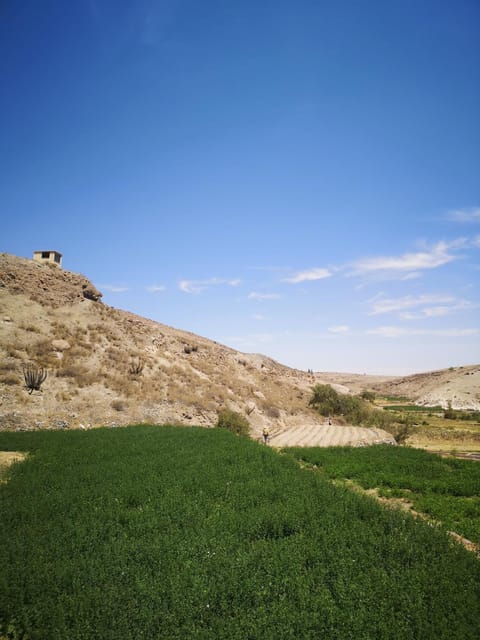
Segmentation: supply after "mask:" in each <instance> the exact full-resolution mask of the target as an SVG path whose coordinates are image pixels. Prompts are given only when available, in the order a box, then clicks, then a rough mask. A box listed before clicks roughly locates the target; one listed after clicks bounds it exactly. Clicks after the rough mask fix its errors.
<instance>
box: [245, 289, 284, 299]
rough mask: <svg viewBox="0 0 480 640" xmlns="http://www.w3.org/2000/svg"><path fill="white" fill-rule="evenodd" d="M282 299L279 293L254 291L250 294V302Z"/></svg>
mask: <svg viewBox="0 0 480 640" xmlns="http://www.w3.org/2000/svg"><path fill="white" fill-rule="evenodd" d="M281 297H282V296H281V295H280V294H279V293H258V291H252V292H251V293H249V294H248V298H249V299H250V300H278V299H279V298H281Z"/></svg>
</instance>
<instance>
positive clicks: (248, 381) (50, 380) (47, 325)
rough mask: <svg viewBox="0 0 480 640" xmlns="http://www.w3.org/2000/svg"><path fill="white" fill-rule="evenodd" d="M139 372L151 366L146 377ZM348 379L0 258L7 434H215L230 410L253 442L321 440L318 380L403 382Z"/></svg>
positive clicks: (61, 273)
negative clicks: (188, 428)
mask: <svg viewBox="0 0 480 640" xmlns="http://www.w3.org/2000/svg"><path fill="white" fill-rule="evenodd" d="M28 362H33V363H35V365H36V366H42V367H44V368H45V369H46V370H47V372H48V375H47V378H46V380H45V382H44V383H43V385H42V391H34V392H33V393H32V394H28V393H27V391H26V389H25V386H24V379H23V371H22V366H23V365H24V364H25V363H28ZM137 364H140V365H143V370H142V372H141V373H140V374H136V373H135V371H134V369H135V366H136V365H137ZM477 369H480V368H478V367H477ZM474 376H476V374H472V375H471V376H470V375H469V377H468V381H470V379H471V378H472V379H473V378H474ZM340 378H341V376H340ZM340 378H338V375H337V378H335V376H333V378H332V374H315V375H314V376H312V375H309V374H308V373H306V372H303V371H299V370H296V369H291V368H289V367H286V366H283V365H281V364H279V363H277V362H275V361H274V360H272V359H270V358H267V357H265V356H262V355H255V354H244V353H240V352H238V351H236V350H234V349H230V348H228V347H225V346H223V345H220V344H218V343H216V342H213V341H211V340H207V339H206V338H202V337H200V336H197V335H194V334H192V333H189V332H186V331H181V330H178V329H174V328H172V327H169V326H166V325H163V324H160V323H157V322H154V321H152V320H148V319H145V318H142V317H139V316H136V315H134V314H132V313H129V312H126V311H121V310H118V309H115V308H112V307H109V306H107V305H105V304H103V303H102V302H101V293H100V292H99V291H97V290H96V289H95V287H94V286H93V285H92V284H91V283H90V282H89V281H88V279H87V278H85V277H84V276H81V275H78V274H73V273H70V272H68V271H65V270H63V269H61V268H59V267H56V266H53V265H46V264H38V263H35V262H33V261H32V260H27V259H24V258H18V257H15V256H11V255H8V254H0V428H2V429H31V428H65V427H69V428H74V427H80V428H87V427H89V426H90V425H91V426H95V425H114V424H115V425H122V424H131V423H140V422H154V423H167V422H168V423H181V424H196V425H204V426H210V425H213V424H214V423H215V421H216V418H217V412H218V411H219V410H220V409H221V408H225V407H229V408H232V409H234V410H236V411H240V412H242V413H244V414H245V415H247V416H248V420H249V421H250V423H251V425H252V429H253V432H254V433H255V434H260V432H261V429H262V428H263V426H264V425H268V426H269V427H270V430H271V433H272V434H273V435H274V436H279V435H280V434H283V433H284V432H286V431H289V430H293V431H295V430H298V429H300V428H301V429H309V430H310V432H311V433H313V436H312V437H313V441H316V440H315V438H317V439H318V438H320V436H321V435H322V428H323V427H324V426H325V425H324V424H323V419H322V418H320V417H319V416H318V415H317V414H316V413H314V412H313V411H311V410H310V409H308V400H309V397H310V389H311V387H312V386H313V384H315V383H316V382H332V383H333V384H336V385H339V386H338V387H337V388H338V389H339V390H345V391H348V390H349V389H351V390H352V391H357V390H361V389H364V388H371V387H372V386H375V387H378V385H380V384H384V383H387V384H394V383H395V382H396V379H386V378H378V377H377V378H373V377H370V376H355V375H351V376H349V377H345V378H343V379H340ZM462 379H464V380H467V376H465V377H462ZM475 379H476V378H475ZM342 385H343V386H342ZM402 393H403V392H402ZM310 432H309V433H310ZM346 433H347V432H345V433H344V434H343V435H342V437H343V438H344V439H345V438H346V437H347V436H346ZM348 433H349V435H348V438H349V440H348V442H352V443H354V442H355V441H356V440H362V441H366V442H372V441H377V440H379V439H380V440H381V439H385V438H386V437H387V436H386V434H384V433H376V432H372V431H371V430H367V429H364V430H359V431H358V433H357V432H348ZM342 442H343V440H342Z"/></svg>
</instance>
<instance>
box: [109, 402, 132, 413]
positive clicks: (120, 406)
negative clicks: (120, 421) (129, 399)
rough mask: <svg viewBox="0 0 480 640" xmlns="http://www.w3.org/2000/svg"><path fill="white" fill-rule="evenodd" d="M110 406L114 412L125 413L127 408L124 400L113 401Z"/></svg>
mask: <svg viewBox="0 0 480 640" xmlns="http://www.w3.org/2000/svg"><path fill="white" fill-rule="evenodd" d="M110 406H111V407H112V409H115V411H126V409H127V408H128V405H127V403H126V402H125V401H124V400H114V401H113V402H112V404H111V405H110Z"/></svg>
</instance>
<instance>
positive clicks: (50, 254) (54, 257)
mask: <svg viewBox="0 0 480 640" xmlns="http://www.w3.org/2000/svg"><path fill="white" fill-rule="evenodd" d="M33 260H34V262H44V263H45V262H48V263H49V264H55V265H57V267H61V266H62V254H61V253H59V252H58V251H34V252H33Z"/></svg>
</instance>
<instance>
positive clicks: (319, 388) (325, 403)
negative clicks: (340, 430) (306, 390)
mask: <svg viewBox="0 0 480 640" xmlns="http://www.w3.org/2000/svg"><path fill="white" fill-rule="evenodd" d="M312 394H313V395H312V397H311V398H310V401H309V403H308V404H309V406H311V407H313V408H314V409H316V410H317V411H318V413H319V414H320V415H322V416H331V415H336V414H340V413H342V411H341V401H340V396H339V394H338V393H337V392H336V391H335V389H334V388H333V387H332V386H331V385H329V384H316V385H315V386H314V387H313V388H312Z"/></svg>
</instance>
